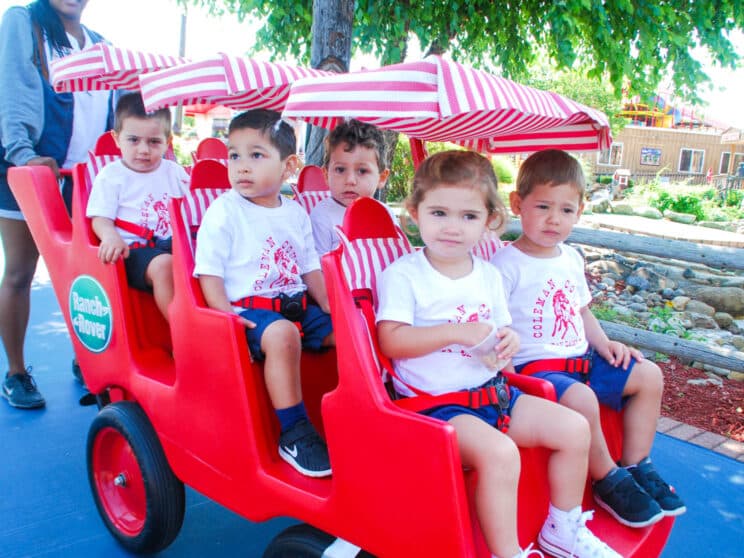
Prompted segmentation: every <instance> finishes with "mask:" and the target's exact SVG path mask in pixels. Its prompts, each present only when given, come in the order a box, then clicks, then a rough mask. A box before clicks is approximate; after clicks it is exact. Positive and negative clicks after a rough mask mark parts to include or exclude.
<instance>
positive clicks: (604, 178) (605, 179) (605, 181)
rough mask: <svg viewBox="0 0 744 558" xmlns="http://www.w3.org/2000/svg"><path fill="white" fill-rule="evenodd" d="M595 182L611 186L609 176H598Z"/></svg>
mask: <svg viewBox="0 0 744 558" xmlns="http://www.w3.org/2000/svg"><path fill="white" fill-rule="evenodd" d="M597 182H599V183H600V184H612V177H611V176H600V177H598V178H597Z"/></svg>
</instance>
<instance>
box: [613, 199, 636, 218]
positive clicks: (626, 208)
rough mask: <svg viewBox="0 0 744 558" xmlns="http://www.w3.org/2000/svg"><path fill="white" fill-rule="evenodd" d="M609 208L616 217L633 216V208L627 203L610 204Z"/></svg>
mask: <svg viewBox="0 0 744 558" xmlns="http://www.w3.org/2000/svg"><path fill="white" fill-rule="evenodd" d="M610 207H611V208H612V212H613V213H616V214H618V215H633V213H635V212H634V211H633V206H632V205H630V204H629V203H624V202H619V203H617V202H616V203H612V204H610Z"/></svg>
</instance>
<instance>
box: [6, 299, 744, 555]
mask: <svg viewBox="0 0 744 558" xmlns="http://www.w3.org/2000/svg"><path fill="white" fill-rule="evenodd" d="M27 352H28V359H29V362H30V363H31V364H33V366H34V373H35V376H36V379H37V382H38V384H39V388H40V390H41V392H42V394H43V395H44V396H45V397H46V400H47V408H46V409H45V410H42V411H19V410H16V409H12V408H11V407H10V406H8V405H7V404H6V403H5V402H4V401H0V451H2V457H0V460H1V462H2V466H1V467H0V556H2V557H3V558H21V557H24V558H25V557H42V556H49V557H60V558H66V557H79V556H86V557H96V556H101V557H103V556H105V557H107V558H116V557H121V556H130V554H128V553H127V552H124V551H123V550H122V549H121V547H119V546H118V545H117V543H116V542H115V541H114V539H113V538H112V537H111V536H110V535H109V533H108V531H107V530H106V529H105V527H104V526H103V523H102V522H101V519H100V517H99V516H98V512H97V511H96V508H95V505H94V503H93V500H92V498H91V495H90V489H89V487H88V481H87V474H86V466H85V439H86V435H87V431H88V427H89V425H90V423H91V421H92V420H93V417H94V416H95V413H96V409H95V407H80V406H79V405H78V404H77V400H78V398H79V397H80V396H81V395H82V394H83V393H84V391H83V389H82V388H81V387H80V386H79V385H78V384H77V383H76V382H75V381H74V380H73V378H72V374H71V372H70V363H71V360H72V348H71V345H70V342H69V339H68V336H67V330H66V328H65V325H64V321H63V319H62V315H61V313H60V311H59V307H58V306H57V303H56V300H55V298H54V294H53V292H52V289H51V286H49V285H48V284H46V285H36V286H35V288H34V291H33V294H32V316H31V323H30V326H29V335H28V339H27ZM0 366H3V367H4V366H5V362H0ZM652 457H653V459H654V461H655V463H656V465H657V468H658V469H659V470H660V471H661V472H662V473H663V475H664V476H665V478H666V479H667V480H668V481H669V482H671V483H673V484H674V485H675V486H676V488H677V490H678V491H679V493H680V494H681V495H682V496H683V498H684V499H685V501H686V503H687V507H688V512H687V513H686V514H685V515H683V516H681V517H680V518H678V520H677V522H676V524H675V526H674V529H673V530H672V534H671V537H670V539H669V543H668V544H667V547H666V548H665V550H664V553H663V554H662V556H664V557H665V558H678V557H685V556H691V557H692V556H694V557H701V556H706V557H707V556H710V557H716V558H735V557H736V558H738V557H740V556H742V551H741V548H742V541H744V463H740V462H736V461H734V460H732V459H729V458H727V457H724V456H722V455H719V454H716V453H713V452H710V451H707V450H704V449H702V448H700V447H698V446H694V445H691V444H688V443H686V442H681V441H679V440H676V439H674V438H670V437H668V436H664V435H657V437H656V443H655V447H654V451H653V455H652ZM186 504H187V509H186V517H185V521H184V524H183V528H182V529H181V533H180V534H179V536H178V537H177V538H176V540H175V542H174V543H173V544H172V545H171V546H170V547H169V548H168V549H166V550H165V551H163V552H162V553H160V554H159V556H163V557H179V558H191V557H194V558H196V557H199V558H203V557H204V556H220V557H224V558H230V557H236V558H237V557H240V558H254V557H259V556H261V554H262V552H263V549H264V548H265V547H266V545H267V544H268V542H269V541H270V540H271V539H272V538H273V537H274V536H275V535H276V534H277V533H278V532H279V531H281V530H282V529H284V528H285V527H287V526H288V525H290V524H291V523H292V522H293V521H292V520H291V519H276V520H273V521H269V522H266V523H261V524H256V523H251V522H249V521H246V520H244V519H242V518H241V517H239V516H237V515H235V514H233V513H232V512H230V511H227V510H225V509H224V508H222V507H221V506H219V505H217V504H215V503H214V502H211V501H210V500H208V499H206V498H204V497H203V496H201V495H199V494H196V493H195V492H193V491H188V492H187V501H186ZM590 526H591V524H590ZM737 548H738V549H739V550H736V549H737Z"/></svg>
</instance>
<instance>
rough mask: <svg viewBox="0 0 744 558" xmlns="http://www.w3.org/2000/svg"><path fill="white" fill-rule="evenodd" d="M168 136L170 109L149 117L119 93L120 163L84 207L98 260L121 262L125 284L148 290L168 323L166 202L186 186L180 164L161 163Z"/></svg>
mask: <svg viewBox="0 0 744 558" xmlns="http://www.w3.org/2000/svg"><path fill="white" fill-rule="evenodd" d="M170 135H171V114H170V111H169V110H168V109H160V110H158V111H155V112H153V113H148V112H147V111H145V106H144V104H143V102H142V97H141V96H140V94H139V93H130V94H127V95H123V96H122V97H121V98H120V99H119V102H118V103H117V105H116V118H115V123H114V139H115V140H116V143H117V145H118V146H119V148H120V149H121V159H119V160H117V161H114V162H112V163H110V164H108V165H106V166H105V167H104V168H103V169H101V172H99V173H98V174H97V175H96V178H95V180H94V182H93V189H92V190H91V192H90V198H89V199H88V207H87V209H86V215H87V216H88V217H91V218H92V225H93V231H94V232H95V233H96V236H98V238H99V239H100V240H101V244H100V246H99V247H98V258H99V259H100V260H101V261H102V262H103V263H114V262H115V261H116V260H118V259H119V258H124V269H125V270H126V273H127V281H128V283H129V284H130V285H131V286H133V287H134V288H136V289H139V290H142V291H147V292H152V293H153V295H154V297H155V303H156V304H157V306H158V309H159V310H160V312H161V313H162V314H163V316H164V317H165V319H166V320H167V319H168V306H170V303H171V301H172V300H173V259H172V256H171V234H172V233H171V225H170V215H169V214H168V200H169V199H170V198H175V197H181V196H183V195H184V194H185V193H186V192H188V183H189V177H188V175H187V174H186V172H185V171H184V170H183V168H182V167H181V165H179V164H178V163H175V162H174V161H169V160H167V159H163V155H165V152H166V150H167V149H168V141H169V140H170Z"/></svg>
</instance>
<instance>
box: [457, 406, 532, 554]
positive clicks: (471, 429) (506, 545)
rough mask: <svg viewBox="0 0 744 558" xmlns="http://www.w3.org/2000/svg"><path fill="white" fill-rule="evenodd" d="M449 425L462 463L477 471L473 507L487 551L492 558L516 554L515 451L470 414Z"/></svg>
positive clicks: (500, 436) (509, 443) (516, 467)
mask: <svg viewBox="0 0 744 558" xmlns="http://www.w3.org/2000/svg"><path fill="white" fill-rule="evenodd" d="M449 423H450V424H451V425H452V426H454V427H455V430H456V431H457V443H458V446H459V449H460V458H461V460H462V464H463V465H464V466H465V467H472V468H473V469H475V470H476V471H477V472H478V485H477V487H476V489H475V506H476V509H477V510H478V520H479V521H480V525H481V529H482V530H483V535H484V536H485V538H486V543H487V544H488V548H489V550H490V551H491V552H492V553H494V554H495V555H496V556H514V555H515V554H517V553H518V552H519V541H518V540H517V483H518V481H519V471H520V462H519V450H518V449H517V447H516V445H514V442H512V441H511V440H510V439H509V438H508V437H507V436H504V435H503V434H502V433H501V432H499V431H498V430H496V429H495V428H494V427H493V426H491V425H489V424H487V423H485V422H483V421H482V420H480V419H478V418H476V417H474V416H472V415H467V414H463V415H458V416H456V417H453V418H452V419H450V421H449Z"/></svg>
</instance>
